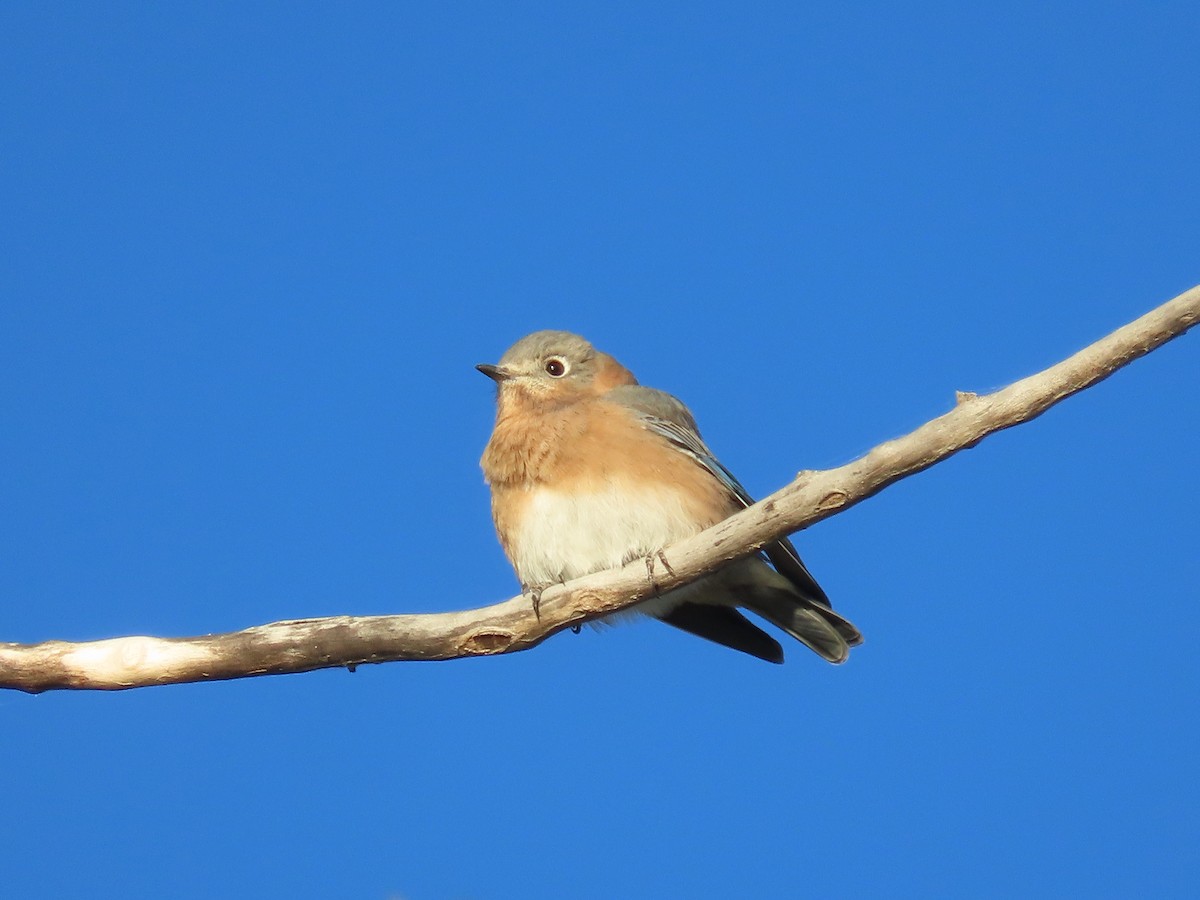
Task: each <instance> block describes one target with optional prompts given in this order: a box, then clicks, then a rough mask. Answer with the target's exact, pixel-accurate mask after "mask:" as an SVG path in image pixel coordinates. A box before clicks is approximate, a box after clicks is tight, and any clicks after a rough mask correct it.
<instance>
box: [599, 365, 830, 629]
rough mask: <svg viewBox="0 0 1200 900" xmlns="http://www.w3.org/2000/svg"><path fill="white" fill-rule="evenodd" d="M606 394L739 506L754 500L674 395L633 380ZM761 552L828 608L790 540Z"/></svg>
mask: <svg viewBox="0 0 1200 900" xmlns="http://www.w3.org/2000/svg"><path fill="white" fill-rule="evenodd" d="M607 396H608V398H609V399H611V400H613V401H615V402H617V403H620V404H621V405H622V406H625V407H627V408H629V409H631V410H632V411H633V412H634V413H636V414H637V416H638V417H639V418H640V419H641V421H642V424H643V425H645V427H646V428H648V429H650V430H651V431H653V432H655V433H656V434H659V435H662V436H663V437H664V438H666V439H667V441H669V442H670V443H671V445H672V446H674V447H675V448H676V449H677V450H679V451H680V452H681V453H686V454H687V455H688V456H690V457H691V458H692V459H694V460H695V461H696V462H698V463H699V464H700V465H701V466H703V467H704V468H705V469H707V470H708V471H709V473H711V474H712V476H713V477H714V478H716V479H717V480H718V481H719V482H721V484H722V485H724V487H725V489H726V490H727V491H728V492H729V495H730V496H731V497H733V498H734V499H735V500H737V502H738V503H739V504H741V505H742V507H743V508H744V507H747V506H752V505H753V504H754V498H753V497H751V496H750V494H749V492H748V491H747V490H746V489H745V488H744V487H742V483H741V482H740V481H738V480H737V479H736V478H735V477H734V476H733V473H732V472H730V471H729V470H728V469H727V468H725V466H724V465H722V464H721V461H720V460H719V459H717V458H716V456H715V455H713V452H712V451H711V450H710V449H708V445H707V444H705V443H704V440H703V438H701V437H700V429H699V428H697V427H696V420H695V419H694V418H692V414H691V413H690V412H689V411H688V408H687V407H686V406H684V405H683V403H681V402H680V401H679V400H677V399H676V398H675V397H672V396H671V395H670V394H668V393H666V392H665V391H659V390H655V389H654V388H648V387H643V386H642V385H636V384H631V385H623V386H621V387H617V388H613V389H612V390H611V391H609V392H608V394H607ZM763 552H764V553H766V555H767V558H768V559H769V560H771V562H772V564H773V565H774V566H775V568H776V569H778V570H779V573H780V574H781V575H783V576H784V577H785V578H787V579H788V581H790V582H792V584H794V585H795V586H796V588H797V589H798V590H799V591H800V592H801V593H802V594H803V595H804V596H806V597H808V598H809V599H810V600H813V601H815V602H817V603H820V604H821V605H822V606H825V607H827V608H831V604H830V602H829V598H828V597H827V596H826V595H825V591H823V590H822V589H821V586H820V585H819V584H817V581H816V579H815V578H813V577H812V575H810V574H809V571H808V569H807V568H806V567H805V565H804V563H803V562H802V561H801V559H800V554H799V553H797V552H796V548H795V547H794V546H792V542H791V541H790V540H788V539H787V538H781V539H780V540H778V541H775V542H774V543H772V544H768V545H767V546H766V547H764V548H763Z"/></svg>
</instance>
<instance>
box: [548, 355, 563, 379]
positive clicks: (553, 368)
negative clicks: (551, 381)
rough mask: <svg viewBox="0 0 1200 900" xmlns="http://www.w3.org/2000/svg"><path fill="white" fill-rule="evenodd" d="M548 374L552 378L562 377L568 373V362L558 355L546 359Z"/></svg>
mask: <svg viewBox="0 0 1200 900" xmlns="http://www.w3.org/2000/svg"><path fill="white" fill-rule="evenodd" d="M546 374H547V375H549V376H550V377H551V378H562V377H563V376H564V375H566V374H567V364H566V362H564V361H563V360H561V359H559V358H558V357H557V356H553V357H551V358H550V359H548V360H546Z"/></svg>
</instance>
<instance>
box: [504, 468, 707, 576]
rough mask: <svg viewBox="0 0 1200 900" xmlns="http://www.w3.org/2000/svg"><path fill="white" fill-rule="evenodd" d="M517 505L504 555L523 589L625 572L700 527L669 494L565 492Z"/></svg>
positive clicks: (609, 489) (535, 491) (607, 489)
mask: <svg viewBox="0 0 1200 900" xmlns="http://www.w3.org/2000/svg"><path fill="white" fill-rule="evenodd" d="M525 493H526V496H525V497H523V498H521V499H522V500H523V501H524V502H522V503H521V506H522V507H523V508H522V509H521V511H520V515H518V516H516V517H514V519H513V521H512V523H511V526H510V533H509V534H508V535H506V536H505V537H506V538H507V540H505V542H504V543H505V549H506V550H507V551H508V555H509V558H510V559H511V560H512V564H513V568H515V569H516V570H517V576H518V577H519V578H520V579H521V581H522V582H524V583H525V584H530V585H533V584H548V583H552V582H555V581H560V580H570V579H572V578H577V577H579V576H580V575H587V574H589V573H591V572H598V571H601V570H602V569H611V568H616V567H618V566H621V565H624V564H625V563H626V562H629V561H630V560H632V559H636V558H637V557H639V556H646V555H648V554H650V553H653V552H654V551H655V550H658V549H659V548H661V547H664V546H666V545H667V544H669V543H671V542H672V541H675V540H678V539H680V538H683V537H687V536H688V535H691V534H695V533H696V532H697V531H700V530H701V528H702V525H701V524H700V523H698V522H697V521H696V516H695V514H694V513H693V512H692V511H691V510H689V509H688V506H687V504H685V503H684V502H683V498H682V497H681V496H680V494H679V492H678V491H677V490H675V489H673V488H672V487H670V486H666V485H663V486H653V485H651V486H647V485H645V484H642V485H633V484H630V485H622V484H620V483H619V482H617V483H613V484H609V485H607V486H604V487H599V488H596V489H593V490H587V491H577V492H565V491H561V490H555V489H552V488H548V487H540V486H539V487H534V488H531V489H529V490H527V491H526V492H525Z"/></svg>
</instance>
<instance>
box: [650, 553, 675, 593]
mask: <svg viewBox="0 0 1200 900" xmlns="http://www.w3.org/2000/svg"><path fill="white" fill-rule="evenodd" d="M655 560H657V561H658V562H660V563H662V567H663V568H664V569H666V570H667V573H668V574H670V575H674V574H675V570H674V569H672V568H671V564H670V563H669V562H667V557H666V556H665V555H664V554H663V552H662V551H661V550H656V551H655V552H653V553H651V554H648V555H647V556H646V583H647V584H649V585H650V590H652V591H653V592H654V593H656V594H657V593H658V582H657V581H655V580H654V563H655Z"/></svg>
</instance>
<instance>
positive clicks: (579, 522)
mask: <svg viewBox="0 0 1200 900" xmlns="http://www.w3.org/2000/svg"><path fill="white" fill-rule="evenodd" d="M476 368H478V369H479V371H481V372H483V374H485V375H487V376H488V377H489V378H491V379H492V380H493V381H495V382H496V384H497V386H498V390H497V400H496V403H497V411H496V425H495V428H494V430H493V431H492V436H491V439H490V440H489V441H488V444H487V448H486V450H485V451H484V454H483V459H482V461H481V463H482V466H483V472H484V476H485V477H486V479H487V483H488V485H489V486H490V487H491V491H492V518H493V520H494V521H495V524H496V533H497V534H498V535H499V538H500V543H501V545H502V546H503V547H504V552H505V554H507V556H508V559H509V561H510V562H511V563H512V565H513V568H514V569H516V572H517V577H518V578H520V580H521V584H522V587H523V588H524V589H525V590H532V591H534V592H535V596H536V595H537V593H538V592H539V591H540V590H541V589H542V588H544V587H546V586H548V585H550V584H554V583H557V582H560V581H568V580H570V579H572V578H577V577H579V576H581V575H587V574H590V573H592V572H598V571H601V570H603V569H612V568H617V567H619V566H622V565H624V564H625V563H627V562H630V561H631V560H634V559H638V558H640V557H647V556H650V555H652V554H655V553H657V551H659V550H661V549H662V548H663V547H665V546H666V545H667V544H669V543H671V542H672V541H676V540H679V539H681V538H684V537H687V536H689V535H692V534H695V533H697V532H699V531H702V530H704V529H705V528H707V527H709V526H710V525H714V524H716V523H717V522H719V521H721V520H722V519H725V518H727V517H729V516H730V515H732V514H733V513H735V512H737V511H738V510H739V509H743V508H745V507H747V506H749V505H751V504H752V503H753V502H754V501H753V500H752V499H751V498H750V496H749V494H747V493H746V490H745V488H743V487H742V486H741V484H739V483H738V481H737V479H736V478H734V477H733V475H732V474H731V473H730V472H729V470H728V469H726V468H725V467H724V466H723V465H721V463H720V462H719V461H718V460H717V458H716V457H715V456H714V455H713V453H712V451H711V450H709V449H708V446H707V445H706V444H705V443H704V441H703V440H702V439H701V438H700V432H699V430H698V429H697V428H696V422H695V420H694V419H693V418H692V414H691V413H690V412H689V411H688V409H687V407H686V406H684V405H683V404H682V403H681V402H680V401H679V400H677V399H675V398H674V397H672V396H671V395H670V394H666V393H664V392H662V391H658V390H654V389H653V388H648V387H642V386H641V385H639V384H638V383H637V379H635V378H634V377H633V375H632V373H630V372H629V370H628V369H626V368H625V367H624V366H622V365H621V364H620V363H618V362H617V361H616V360H615V359H613V358H612V357H611V356H609V355H608V354H607V353H601V352H600V351H598V350H596V349H595V348H594V347H592V345H591V344H589V343H588V342H587V341H585V340H584V339H583V338H581V337H579V336H578V335H576V334H571V333H570V332H566V331H538V332H535V333H534V334H531V335H529V336H527V337H524V338H522V339H521V340H519V341H517V343H516V344H514V345H513V346H512V347H510V348H509V349H508V351H507V352H506V353H505V354H504V356H503V357H501V359H500V362H499V364H497V365H487V364H481V365H479V366H477V367H476ZM764 557H765V558H764ZM767 559H769V560H770V561H771V563H773V564H774V568H772V567H771V565H768V563H767ZM738 607H741V608H743V609H747V610H749V611H751V612H753V613H755V614H757V615H759V616H761V617H762V618H764V619H766V620H767V621H768V622H770V623H772V624H774V625H776V626H778V627H779V628H781V629H783V631H785V632H787V633H788V634H789V635H791V636H792V637H794V638H795V639H796V640H798V641H800V642H801V643H802V644H804V645H805V646H806V647H809V648H810V649H812V650H813V651H815V652H816V653H817V654H819V655H820V656H821V657H823V658H824V659H827V660H828V661H829V662H832V663H840V662H844V661H845V660H846V658H847V657H848V656H849V654H850V648H851V647H853V646H855V645H856V644H860V643H862V635H861V634H859V632H858V629H857V628H855V627H854V626H853V625H852V624H851V623H850V622H848V621H847V620H846V619H844V618H842V617H841V616H839V615H838V614H837V613H835V612H834V611H833V609H832V608H831V606H830V603H829V598H828V597H826V596H825V592H824V591H823V590H821V588H820V586H819V585H818V584H817V582H816V581H815V580H814V579H813V577H812V576H811V575H810V574H809V573H808V569H806V568H805V566H804V563H803V562H801V560H800V557H799V555H798V554H797V553H796V549H795V547H793V546H792V543H791V541H789V540H787V539H786V538H785V539H783V540H780V541H776V542H775V543H773V544H771V545H770V546H768V547H765V548H764V550H763V554H762V555H757V556H752V557H749V558H747V559H742V560H739V561H737V562H734V563H731V564H730V565H728V566H726V567H724V568H722V569H720V570H718V571H716V572H714V573H713V574H711V575H707V576H705V577H703V578H701V579H699V580H698V581H695V582H692V583H691V584H688V585H684V586H683V587H679V588H675V589H673V590H670V591H667V592H665V593H663V594H662V595H661V596H658V597H654V598H651V599H649V600H645V601H642V602H641V603H639V604H638V605H637V606H635V607H634V609H635V610H636V611H638V612H642V613H646V614H648V615H651V616H654V617H655V618H657V619H660V620H662V621H663V622H666V623H667V624H669V625H674V626H675V627H676V628H681V629H683V630H684V631H687V632H690V633H692V634H694V635H698V636H699V637H703V638H707V639H708V640H710V641H715V642H716V643H718V644H724V645H725V646H726V647H732V648H733V649H735V650H741V651H742V652H743V653H749V654H750V655H751V656H756V657H758V658H759V659H764V660H767V661H768V662H775V663H781V662H783V648H782V647H780V645H779V643H778V642H777V641H776V640H775V639H774V638H772V637H771V636H770V635H768V634H767V633H766V632H764V631H763V630H762V629H760V628H759V627H757V626H756V625H755V624H753V623H752V622H751V621H750V620H749V619H747V618H746V617H745V616H743V615H742V614H741V613H740V612H739V611H738Z"/></svg>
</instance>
